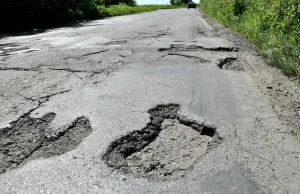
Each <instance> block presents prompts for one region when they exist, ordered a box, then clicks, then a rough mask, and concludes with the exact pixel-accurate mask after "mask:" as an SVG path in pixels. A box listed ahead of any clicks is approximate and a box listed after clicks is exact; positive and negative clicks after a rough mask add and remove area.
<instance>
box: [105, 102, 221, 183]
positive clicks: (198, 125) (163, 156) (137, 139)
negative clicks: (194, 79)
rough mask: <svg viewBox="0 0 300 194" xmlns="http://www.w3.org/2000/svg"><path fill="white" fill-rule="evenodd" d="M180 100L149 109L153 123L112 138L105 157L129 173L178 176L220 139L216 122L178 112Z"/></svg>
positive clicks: (158, 176)
mask: <svg viewBox="0 0 300 194" xmlns="http://www.w3.org/2000/svg"><path fill="white" fill-rule="evenodd" d="M179 109H180V107H179V105H177V104H167V105H158V106H156V107H155V108H153V109H150V110H149V111H148V112H149V114H150V119H151V121H150V123H148V124H147V125H146V127H144V128H143V129H141V130H138V131H133V132H130V133H129V134H127V135H125V136H123V137H121V138H120V139H117V140H116V141H114V142H112V143H111V144H110V145H109V147H108V149H107V151H106V152H105V154H104V156H103V159H104V160H105V161H106V163H107V164H108V165H109V166H110V167H113V168H116V169H119V170H121V171H124V172H126V173H134V174H136V175H140V176H144V177H148V178H154V179H160V178H162V179H165V178H178V177H181V176H184V174H185V173H186V171H187V170H188V169H190V168H192V167H193V164H194V163H195V162H196V161H197V160H199V158H201V157H202V156H204V155H205V154H206V153H208V152H210V151H211V150H212V149H213V148H215V147H216V146H217V145H218V144H219V143H220V142H221V138H220V137H219V134H218V132H217V131H216V128H215V127H214V126H210V125H206V124H204V123H203V122H197V121H195V120H190V119H187V118H185V117H183V116H180V115H179V114H178V111H179Z"/></svg>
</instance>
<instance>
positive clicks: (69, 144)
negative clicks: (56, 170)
mask: <svg viewBox="0 0 300 194" xmlns="http://www.w3.org/2000/svg"><path fill="white" fill-rule="evenodd" d="M54 117H55V114H54V113H48V114H46V115H44V116H43V117H42V118H31V117H30V116H29V115H23V116H22V117H20V118H19V119H18V120H17V121H14V122H12V123H11V127H8V128H3V129H0V160H1V161H2V162H1V163H0V173H3V172H5V171H7V170H9V169H12V168H16V167H18V166H20V165H22V164H24V163H26V162H27V161H30V160H33V159H36V158H47V157H51V156H54V155H61V154H63V153H65V152H68V151H70V150H72V149H75V148H76V147H77V146H78V145H79V144H80V143H81V142H82V140H83V139H84V138H85V137H86V136H88V135H89V134H90V133H91V131H92V129H91V126H90V123H89V121H88V119H87V118H85V117H81V118H78V119H77V120H76V121H75V122H74V123H73V124H72V125H70V127H68V128H67V129H66V130H64V131H61V132H60V133H58V134H55V136H51V137H47V136H46V134H45V132H46V130H47V129H48V128H49V124H50V122H51V121H52V120H53V119H54Z"/></svg>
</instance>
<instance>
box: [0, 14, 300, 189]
mask: <svg viewBox="0 0 300 194" xmlns="http://www.w3.org/2000/svg"><path fill="white" fill-rule="evenodd" d="M258 63H261V65H257V64H258ZM258 67H260V69H255V68H258ZM268 68H269V67H267V66H266V65H265V64H264V63H263V61H262V60H261V58H260V57H259V56H258V54H257V53H256V51H255V48H254V47H253V45H251V44H250V43H248V42H247V40H245V39H244V38H242V37H241V36H239V35H237V34H236V33H234V32H231V31H230V30H228V29H226V28H225V27H223V26H222V25H220V24H218V23H217V22H216V21H214V20H212V19H210V18H208V17H207V16H205V15H204V14H203V13H201V12H200V11H199V10H188V9H177V10H159V11H155V12H150V13H143V14H136V15H129V16H121V17H113V18H108V19H103V20H94V21H89V22H84V23H81V24H79V25H77V26H72V27H65V28H58V29H50V30H47V31H45V32H43V33H36V34H27V35H23V36H6V37H4V38H2V39H1V40H0V104H1V106H0V193H2V194H10V193H110V194H111V193H222V194H224V193H230V194H231V193H300V181H299V180H300V161H299V152H300V144H299V140H298V139H297V137H296V136H295V135H294V134H293V130H295V129H296V128H295V126H299V123H298V122H299V120H298V121H297V119H295V118H296V116H295V115H296V114H293V115H294V117H288V116H286V118H285V117H283V116H282V114H283V113H284V114H285V115H287V114H288V113H286V112H283V111H279V110H281V109H278V108H277V109H276V107H277V106H272V102H271V100H270V98H268V95H266V93H265V92H268V90H272V89H274V87H275V86H274V85H272V86H269V85H266V84H268V83H269V82H268V83H267V81H268V80H267V81H266V80H265V81H264V82H261V80H264V79H263V78H261V79H260V77H259V76H257V75H258V74H256V73H260V74H259V75H269V74H268V72H270V71H273V70H268ZM253 69H255V71H254V70H253ZM270 69H271V68H270ZM255 72H256V73H255ZM267 77H268V76H267ZM269 78H270V79H271V77H268V79H269ZM277 79H279V78H278V77H277ZM284 84H285V83H284V82H281V86H283V85H284ZM265 85H266V86H265ZM276 87H277V86H276ZM278 87H279V85H278ZM273 91H275V90H273ZM295 96H296V94H295V95H294V97H295ZM289 98H290V97H289V96H288V94H287V96H286V98H282V99H283V100H284V99H286V102H288V99H289ZM289 102H291V101H289ZM293 102H295V101H293ZM287 105H288V104H287ZM295 106H296V105H295ZM299 114H300V112H299ZM287 118H290V120H287ZM297 123H298V125H297Z"/></svg>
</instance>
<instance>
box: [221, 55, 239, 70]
mask: <svg viewBox="0 0 300 194" xmlns="http://www.w3.org/2000/svg"><path fill="white" fill-rule="evenodd" d="M236 61H237V57H226V58H223V59H219V60H218V63H217V66H218V67H219V68H220V69H225V70H231V71H244V68H243V67H242V66H240V65H239V64H238V63H236Z"/></svg>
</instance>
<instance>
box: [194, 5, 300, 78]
mask: <svg viewBox="0 0 300 194" xmlns="http://www.w3.org/2000/svg"><path fill="white" fill-rule="evenodd" d="M200 8H201V10H202V11H204V12H205V13H207V14H208V15H209V16H211V17H214V18H216V19H217V20H219V21H220V22H221V23H223V24H225V25H226V26H227V27H230V28H231V29H233V30H236V31H238V32H240V33H241V34H243V35H245V36H246V37H247V38H248V39H249V40H250V41H252V42H254V43H255V44H256V45H257V46H258V47H259V48H260V50H261V51H262V54H263V55H264V57H265V58H266V60H267V62H268V64H270V65H272V66H276V67H278V68H280V69H281V70H282V71H283V73H284V74H286V75H289V76H296V77H298V78H300V1H299V0H273V1H272V4H270V3H269V1H268V0H251V1H248V0H201V3H200Z"/></svg>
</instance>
